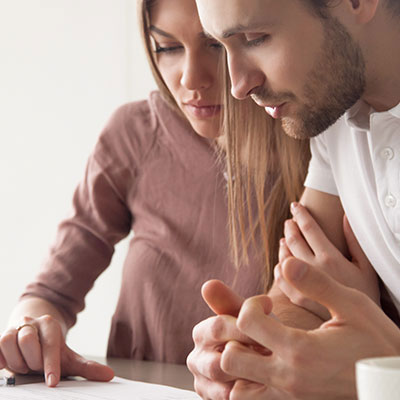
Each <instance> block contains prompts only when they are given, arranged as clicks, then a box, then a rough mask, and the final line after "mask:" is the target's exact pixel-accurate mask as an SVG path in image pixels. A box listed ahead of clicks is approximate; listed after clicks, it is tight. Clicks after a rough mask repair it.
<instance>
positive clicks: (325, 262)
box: [318, 250, 332, 267]
mask: <svg viewBox="0 0 400 400" xmlns="http://www.w3.org/2000/svg"><path fill="white" fill-rule="evenodd" d="M318 258H319V261H320V263H321V264H322V267H329V266H330V265H331V264H332V257H331V255H330V254H329V253H328V252H327V251H325V250H323V251H321V252H320V254H319V255H318Z"/></svg>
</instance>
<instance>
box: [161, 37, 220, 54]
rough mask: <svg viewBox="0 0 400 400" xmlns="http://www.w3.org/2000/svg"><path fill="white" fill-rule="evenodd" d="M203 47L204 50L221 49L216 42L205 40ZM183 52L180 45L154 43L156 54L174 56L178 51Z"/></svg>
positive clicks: (183, 48) (182, 47)
mask: <svg viewBox="0 0 400 400" xmlns="http://www.w3.org/2000/svg"><path fill="white" fill-rule="evenodd" d="M204 47H205V49H207V48H211V49H215V50H219V49H221V48H222V45H221V43H219V42H217V41H216V40H207V41H204ZM183 50H185V47H184V46H183V45H181V44H175V43H174V44H160V43H155V50H154V52H155V53H157V54H162V53H164V54H168V53H169V54H174V53H177V52H180V51H183Z"/></svg>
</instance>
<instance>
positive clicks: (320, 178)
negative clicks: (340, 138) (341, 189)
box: [304, 133, 339, 196]
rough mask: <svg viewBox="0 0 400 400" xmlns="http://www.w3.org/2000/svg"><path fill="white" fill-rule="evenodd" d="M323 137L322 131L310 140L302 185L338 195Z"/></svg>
mask: <svg viewBox="0 0 400 400" xmlns="http://www.w3.org/2000/svg"><path fill="white" fill-rule="evenodd" d="M325 139H326V138H325V134H324V133H322V134H320V135H319V136H317V137H314V138H312V139H311V141H310V146H311V160H310V164H309V166H308V173H307V177H306V180H305V182H304V186H305V187H308V188H311V189H315V190H319V191H320V192H324V193H328V194H332V195H334V196H338V195H339V193H338V190H337V187H336V183H335V179H334V176H333V172H332V168H331V164H330V159H329V152H328V149H327V145H326V141H325Z"/></svg>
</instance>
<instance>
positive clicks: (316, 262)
mask: <svg viewBox="0 0 400 400" xmlns="http://www.w3.org/2000/svg"><path fill="white" fill-rule="evenodd" d="M291 209H292V214H293V217H294V218H293V220H288V221H286V223H285V228H284V234H285V238H284V239H282V240H281V242H280V251H279V264H278V265H277V266H276V267H275V271H274V275H275V281H276V283H277V285H278V286H279V288H280V289H281V290H282V292H283V293H285V295H286V296H287V297H288V298H289V299H290V300H291V301H292V303H294V304H296V305H298V306H300V307H303V308H306V309H308V310H309V311H311V312H313V313H315V314H316V315H318V316H319V317H321V318H322V319H324V320H327V319H329V318H330V314H329V312H328V310H327V309H326V308H325V307H323V306H321V305H320V304H317V303H316V302H314V301H311V300H309V299H307V298H305V297H304V296H303V295H302V294H301V293H300V292H299V291H297V290H296V289H295V288H293V287H292V286H291V285H290V284H288V282H287V281H286V280H285V279H284V278H283V275H282V267H281V266H282V263H283V261H284V260H285V259H287V258H289V257H292V256H294V257H296V258H298V259H300V260H302V261H305V262H307V263H308V264H309V265H312V266H314V267H317V268H320V269H322V270H323V271H324V272H326V273H328V274H329V275H330V276H332V277H333V278H335V279H336V280H337V281H338V282H340V283H342V284H344V285H345V286H348V287H351V288H354V289H357V290H360V291H361V292H363V293H365V294H367V295H368V296H369V297H370V298H371V299H372V300H373V301H374V302H375V303H376V304H378V305H380V292H379V285H378V279H377V276H376V272H375V270H374V269H373V267H372V265H371V263H370V262H369V260H368V259H367V257H366V256H365V254H364V252H363V250H362V249H361V247H360V245H359V244H358V241H357V239H356V237H355V236H354V233H353V231H352V230H351V227H350V225H349V222H348V220H347V218H346V216H344V219H343V231H344V235H345V238H346V242H347V246H348V249H349V252H350V255H351V261H349V260H348V259H347V258H345V257H344V256H343V255H342V254H341V253H340V251H339V250H337V249H336V247H335V246H334V245H333V244H332V243H331V242H330V241H329V240H328V238H327V237H326V235H325V234H324V232H323V231H322V230H321V228H320V227H319V226H318V224H317V223H316V222H315V220H314V219H313V218H312V216H311V215H310V213H309V212H308V211H307V209H306V208H305V207H303V206H302V205H301V204H298V203H296V204H294V205H293V206H292V208H291Z"/></svg>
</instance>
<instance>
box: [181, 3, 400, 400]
mask: <svg viewBox="0 0 400 400" xmlns="http://www.w3.org/2000/svg"><path fill="white" fill-rule="evenodd" d="M196 2H197V5H198V10H199V14H200V19H201V21H202V24H203V26H204V28H205V30H206V32H208V33H209V34H211V35H212V36H214V37H215V38H217V39H218V40H219V41H220V42H221V43H222V44H223V45H224V47H225V48H226V50H227V55H228V65H229V70H230V75H231V82H232V93H233V95H234V96H235V97H237V98H239V99H243V98H246V97H247V96H251V97H252V98H253V100H254V101H255V102H256V103H257V104H259V105H260V106H262V107H264V108H265V110H266V112H268V113H269V114H270V115H271V116H272V117H273V118H280V119H281V120H282V125H283V127H284V130H285V131H286V133H287V134H289V135H291V136H294V137H299V138H301V137H313V139H312V141H311V142H312V144H311V146H312V160H311V163H310V168H309V174H308V177H307V179H306V182H305V186H306V189H305V192H304V195H303V197H302V199H301V203H302V204H303V205H305V206H306V208H307V209H308V210H310V212H311V214H312V215H313V217H314V218H315V220H316V221H317V222H318V224H319V225H320V226H321V227H322V229H323V231H324V232H325V233H326V234H327V236H328V238H329V239H330V241H332V242H333V243H334V244H336V245H337V247H339V248H341V249H343V248H344V246H343V243H344V240H343V234H342V229H341V221H342V215H343V213H344V211H345V212H346V215H347V217H348V218H349V221H350V223H351V226H352V228H353V230H354V233H355V236H356V237H357V239H358V241H359V243H360V245H361V247H362V249H363V250H364V252H365V253H366V256H367V257H368V259H369V260H370V261H371V263H372V264H373V266H374V268H375V269H376V271H377V273H378V274H379V275H380V277H381V279H382V280H383V282H384V284H385V285H386V287H387V289H388V291H389V293H390V294H391V298H392V300H393V302H394V303H395V305H396V307H397V309H398V310H400V246H399V239H400V186H399V184H400V180H399V174H398V171H399V166H400V105H399V102H400V2H399V1H398V0H338V1H329V0H325V1H324V0H319V1H318V0H279V1H276V0H196ZM306 208H304V207H303V206H302V205H294V207H292V213H293V215H294V218H295V219H296V222H297V225H298V227H299V229H297V231H296V229H294V228H293V226H285V236H286V239H287V241H289V247H291V249H290V250H291V253H292V254H293V255H295V256H297V255H296V254H295V253H296V251H292V249H295V248H296V246H297V245H298V244H299V243H301V240H302V239H301V235H300V231H301V232H302V233H303V234H304V235H305V239H306V240H307V242H308V243H309V244H310V240H311V243H312V245H311V247H312V248H313V246H314V248H319V250H318V251H317V252H314V253H315V258H316V259H317V261H315V259H310V261H309V262H308V261H307V262H304V261H301V260H300V258H301V259H302V260H304V258H305V257H298V258H294V257H286V258H285V259H282V262H281V265H280V266H279V268H278V270H277V271H276V277H277V278H278V279H277V280H276V282H277V283H276V284H275V285H274V287H273V289H272V290H271V292H270V293H269V297H267V296H259V297H256V298H251V299H248V300H246V301H245V302H244V303H243V305H242V304H241V303H242V300H241V299H239V298H237V296H235V294H234V293H232V292H230V291H229V290H228V289H227V288H223V287H221V286H220V285H219V286H218V284H216V283H215V282H214V283H211V284H210V285H209V286H208V288H206V293H205V298H206V299H208V301H209V302H210V305H211V306H212V308H213V309H214V310H215V311H216V312H217V313H220V314H223V313H224V314H232V315H237V314H238V318H235V317H230V316H227V315H225V316H219V317H213V318H211V319H209V320H206V321H203V322H202V323H200V324H199V325H198V326H197V327H196V328H195V331H194V339H195V349H194V351H193V352H192V354H191V355H190V356H189V358H188V365H189V368H190V369H191V371H192V372H193V373H194V375H195V385H196V390H197V391H198V393H200V394H201V395H202V396H203V397H204V398H212V399H219V398H221V399H225V398H226V399H227V398H230V399H258V398H262V399H322V398H323V399H324V400H325V399H337V398H343V399H348V398H355V382H354V379H355V378H354V363H355V361H356V360H358V359H360V358H364V357H371V356H380V355H400V330H399V329H398V328H397V327H396V325H394V324H393V323H392V322H391V321H390V319H389V318H387V317H386V316H385V314H384V313H383V312H382V311H381V310H380V308H379V307H378V306H377V305H376V304H374V303H373V302H372V301H370V299H368V297H367V296H365V295H363V294H362V293H360V292H358V291H355V290H352V289H349V288H347V287H345V286H343V285H341V284H339V283H338V282H337V281H336V280H334V279H332V278H331V277H329V276H328V275H327V274H326V273H324V272H322V271H321V268H318V267H319V266H322V264H326V262H324V261H326V260H331V261H332V260H333V262H332V265H335V268H338V269H339V270H340V269H341V268H342V267H343V268H342V271H344V267H345V265H346V263H348V261H347V260H346V259H345V258H344V257H341V258H340V257H338V256H337V255H334V254H333V253H331V255H330V256H329V254H328V258H327V257H326V251H325V249H324V243H325V244H326V242H327V239H328V238H325V237H323V238H322V239H321V235H322V234H321V232H318V225H317V224H316V223H315V221H314V219H313V218H311V216H310V215H309V214H308V212H307V210H306ZM343 209H344V210H343ZM322 236H323V235H322ZM290 243H292V244H291V245H290ZM296 243H297V244H296ZM329 252H332V250H331V249H330V250H329V251H328V253H329ZM318 254H319V255H320V256H318ZM360 254H361V253H359V258H360V259H362V257H363V256H362V255H360ZM358 261H360V260H358ZM361 262H365V260H364V261H361ZM285 287H286V288H289V289H288V292H290V291H291V290H292V291H297V292H299V293H301V294H302V296H304V297H308V298H309V299H311V300H314V301H316V302H318V303H320V304H322V305H323V306H325V307H326V308H327V309H328V310H329V312H330V314H331V315H332V318H331V319H330V320H328V321H326V322H325V323H323V324H322V325H320V324H321V320H318V318H317V317H316V316H315V314H311V313H308V312H307V311H305V310H304V309H300V308H298V307H297V308H296V306H294V305H293V304H292V303H290V302H289V301H288V298H287V297H286V296H285V295H284V294H283V292H282V291H281V290H280V288H285ZM272 306H273V308H274V313H275V314H276V315H277V316H278V317H279V319H280V321H277V320H276V319H274V318H273V317H272V316H270V315H269V314H270V312H271V309H272ZM319 325H320V326H319ZM298 328H303V329H309V330H300V329H298ZM243 343H245V344H247V345H243ZM249 344H250V346H249ZM258 345H262V346H264V347H265V348H267V349H269V350H270V352H269V351H268V350H265V349H264V351H260V349H259V348H258V347H259V346H258ZM271 352H272V353H271ZM229 396H230V397H229Z"/></svg>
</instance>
